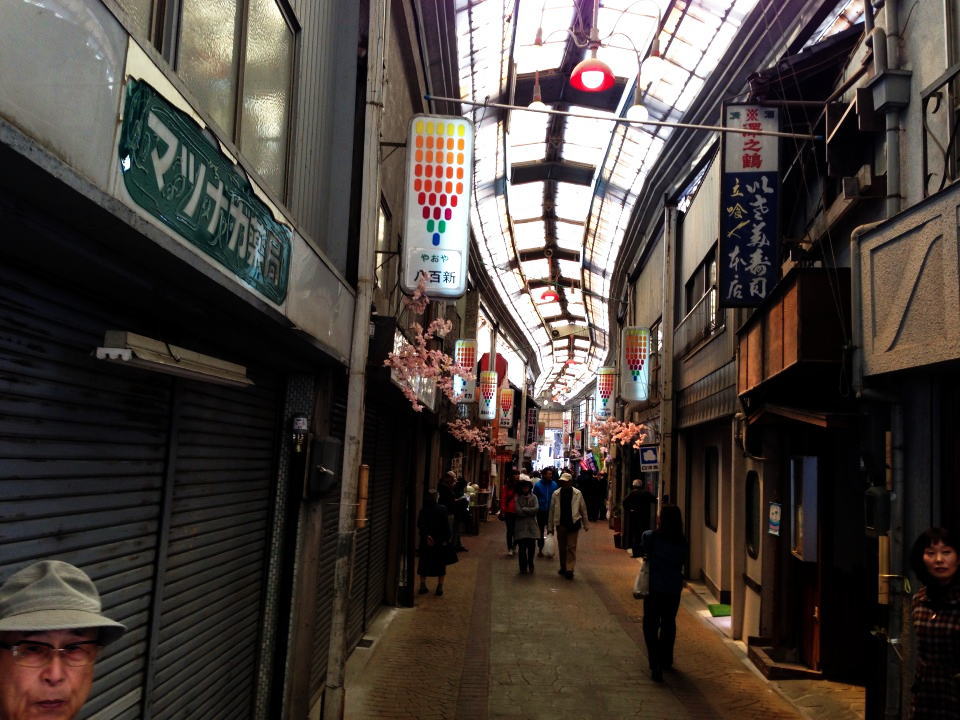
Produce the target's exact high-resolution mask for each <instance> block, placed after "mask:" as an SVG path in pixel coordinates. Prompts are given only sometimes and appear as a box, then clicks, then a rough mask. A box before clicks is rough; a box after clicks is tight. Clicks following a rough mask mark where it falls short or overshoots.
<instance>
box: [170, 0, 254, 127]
mask: <svg viewBox="0 0 960 720" xmlns="http://www.w3.org/2000/svg"><path fill="white" fill-rule="evenodd" d="M181 28H182V30H181V33H180V48H179V52H178V56H177V72H178V73H179V74H180V77H182V78H183V81H184V82H185V83H186V84H187V87H189V88H190V90H192V91H193V94H194V95H196V96H197V99H199V100H200V103H201V105H202V106H203V108H204V109H205V110H206V111H207V112H208V113H209V114H210V116H211V117H212V118H213V119H214V121H215V122H216V123H217V125H219V126H220V127H221V128H222V129H223V130H225V131H226V132H227V134H228V135H230V137H233V131H234V113H235V110H236V102H237V63H238V58H237V44H238V43H237V40H238V38H239V32H240V10H239V8H238V7H237V0H183V15H182V22H181Z"/></svg>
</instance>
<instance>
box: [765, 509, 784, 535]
mask: <svg viewBox="0 0 960 720" xmlns="http://www.w3.org/2000/svg"><path fill="white" fill-rule="evenodd" d="M781 514H782V509H781V507H780V503H774V502H772V503H770V511H769V519H768V523H767V533H769V534H770V535H779V534H780V516H781Z"/></svg>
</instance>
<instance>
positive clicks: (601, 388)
mask: <svg viewBox="0 0 960 720" xmlns="http://www.w3.org/2000/svg"><path fill="white" fill-rule="evenodd" d="M616 380H617V369H616V368H615V367H602V368H599V369H598V370H597V388H596V390H595V391H594V401H593V414H594V415H596V416H597V417H598V418H608V417H611V416H612V415H613V398H614V394H613V386H614V385H615V384H616Z"/></svg>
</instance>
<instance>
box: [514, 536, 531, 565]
mask: <svg viewBox="0 0 960 720" xmlns="http://www.w3.org/2000/svg"><path fill="white" fill-rule="evenodd" d="M533 546H534V539H533V538H523V540H517V547H518V548H519V549H520V553H519V555H520V572H523V571H524V570H533Z"/></svg>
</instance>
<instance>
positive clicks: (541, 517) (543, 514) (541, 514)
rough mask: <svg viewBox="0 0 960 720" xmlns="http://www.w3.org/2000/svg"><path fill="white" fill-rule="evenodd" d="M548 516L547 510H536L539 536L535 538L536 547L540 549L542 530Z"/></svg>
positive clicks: (541, 547)
mask: <svg viewBox="0 0 960 720" xmlns="http://www.w3.org/2000/svg"><path fill="white" fill-rule="evenodd" d="M549 517H550V511H549V510H537V526H538V527H539V528H540V537H539V538H537V547H538V548H539V549H540V550H543V531H544V530H545V529H546V527H547V518H549Z"/></svg>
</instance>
